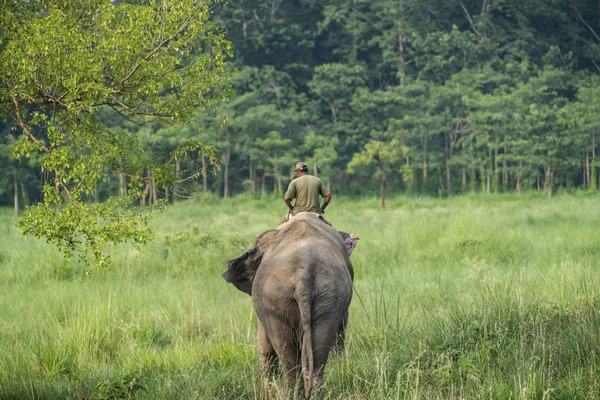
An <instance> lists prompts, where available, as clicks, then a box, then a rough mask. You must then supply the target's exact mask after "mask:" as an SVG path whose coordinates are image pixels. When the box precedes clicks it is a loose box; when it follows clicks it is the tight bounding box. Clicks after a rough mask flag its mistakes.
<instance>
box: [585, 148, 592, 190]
mask: <svg viewBox="0 0 600 400" xmlns="http://www.w3.org/2000/svg"><path fill="white" fill-rule="evenodd" d="M585 178H586V186H587V188H588V189H589V188H590V186H591V184H590V182H591V181H590V153H589V152H587V151H586V152H585Z"/></svg>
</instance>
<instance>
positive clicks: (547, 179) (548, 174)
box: [544, 167, 554, 199]
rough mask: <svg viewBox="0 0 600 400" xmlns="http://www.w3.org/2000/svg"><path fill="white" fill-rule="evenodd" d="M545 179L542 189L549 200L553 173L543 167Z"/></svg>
mask: <svg viewBox="0 0 600 400" xmlns="http://www.w3.org/2000/svg"><path fill="white" fill-rule="evenodd" d="M544 170H545V173H546V174H545V175H546V176H545V177H544V189H545V190H546V196H547V197H548V198H549V199H551V198H552V183H553V179H554V171H553V170H552V168H550V167H545V168H544Z"/></svg>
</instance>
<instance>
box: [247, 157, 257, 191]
mask: <svg viewBox="0 0 600 400" xmlns="http://www.w3.org/2000/svg"><path fill="white" fill-rule="evenodd" d="M255 168H256V167H255V166H254V162H253V161H252V160H250V177H249V179H250V193H252V195H253V196H254V190H255V189H256V188H255V183H254V179H255V177H254V175H255V174H256V171H255V170H254V169H255Z"/></svg>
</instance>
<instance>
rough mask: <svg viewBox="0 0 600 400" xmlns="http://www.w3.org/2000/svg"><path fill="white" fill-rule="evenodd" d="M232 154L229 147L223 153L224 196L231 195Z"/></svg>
mask: <svg viewBox="0 0 600 400" xmlns="http://www.w3.org/2000/svg"><path fill="white" fill-rule="evenodd" d="M230 157H231V154H230V153H229V147H228V148H227V150H226V151H225V152H224V153H223V167H224V169H223V197H224V198H227V197H229V159H230Z"/></svg>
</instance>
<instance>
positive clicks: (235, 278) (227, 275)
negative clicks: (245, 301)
mask: <svg viewBox="0 0 600 400" xmlns="http://www.w3.org/2000/svg"><path fill="white" fill-rule="evenodd" d="M261 260H262V251H261V250H260V249H259V248H258V247H254V248H252V249H250V250H247V251H245V252H244V253H243V254H242V255H241V256H239V257H238V258H236V259H233V260H231V261H229V262H228V263H227V271H225V272H223V273H222V274H221V276H222V277H223V279H225V281H226V282H229V283H231V284H232V285H233V286H235V287H236V288H238V289H239V290H241V291H242V292H244V293H248V294H249V295H252V282H253V281H254V276H255V275H256V271H257V270H258V267H259V265H260V262H261Z"/></svg>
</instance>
